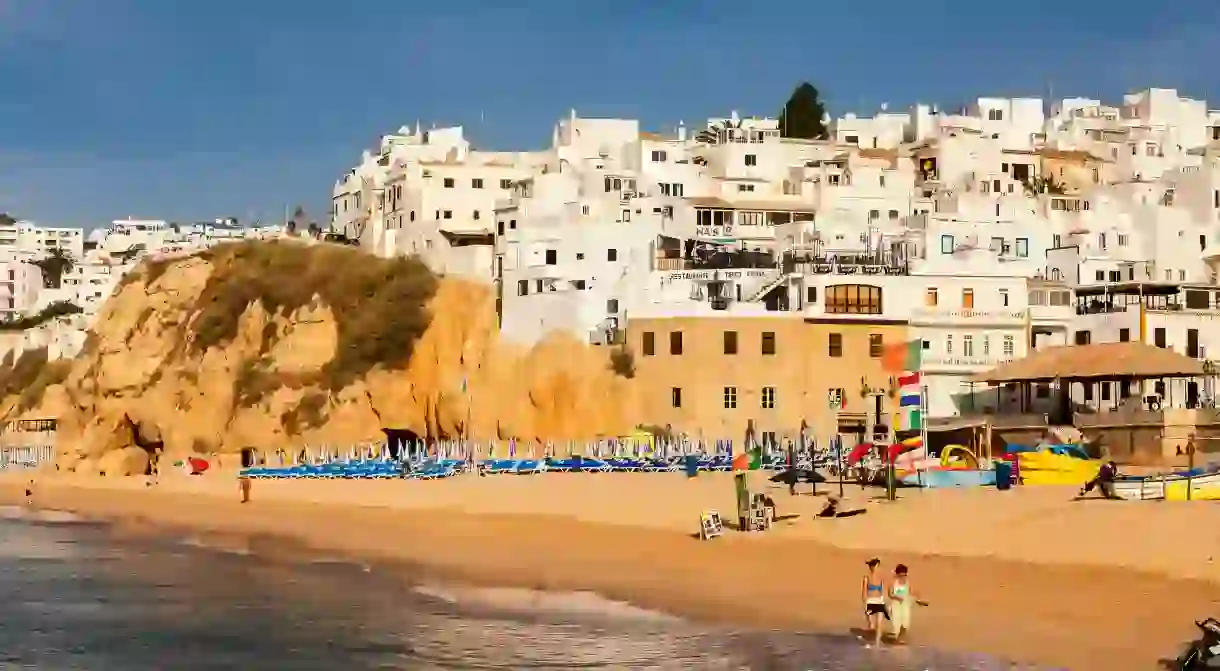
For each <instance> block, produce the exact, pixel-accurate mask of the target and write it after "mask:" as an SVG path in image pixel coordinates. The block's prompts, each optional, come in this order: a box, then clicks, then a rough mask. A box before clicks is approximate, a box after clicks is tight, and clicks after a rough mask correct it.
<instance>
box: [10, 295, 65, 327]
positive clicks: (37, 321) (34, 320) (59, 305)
mask: <svg viewBox="0 0 1220 671" xmlns="http://www.w3.org/2000/svg"><path fill="white" fill-rule="evenodd" d="M81 312H82V310H81V309H80V307H79V306H77V305H76V304H74V303H69V302H68V301H55V302H54V303H51V304H50V305H48V306H46V307H45V308H43V309H41V310H39V311H38V312H36V313H34V314H32V315H26V316H20V317H13V318H11V319H0V331H25V330H27V329H32V328H36V327H38V326H42V325H43V324H45V323H47V322H49V321H51V320H53V319H58V318H60V317H67V316H69V315H78V314H80V313H81Z"/></svg>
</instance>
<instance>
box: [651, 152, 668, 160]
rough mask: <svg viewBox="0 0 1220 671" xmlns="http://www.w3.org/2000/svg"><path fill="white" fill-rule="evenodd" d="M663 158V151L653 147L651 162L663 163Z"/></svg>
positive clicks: (664, 157)
mask: <svg viewBox="0 0 1220 671" xmlns="http://www.w3.org/2000/svg"><path fill="white" fill-rule="evenodd" d="M665 159H666V156H665V152H663V151H660V150H658V149H654V150H653V151H652V162H653V163H664V162H665Z"/></svg>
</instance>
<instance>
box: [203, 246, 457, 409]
mask: <svg viewBox="0 0 1220 671" xmlns="http://www.w3.org/2000/svg"><path fill="white" fill-rule="evenodd" d="M201 256H202V257H203V258H205V259H207V260H208V261H209V262H211V264H212V267H213V270H212V274H211V276H210V277H209V278H208V282H207V285H206V286H205V287H204V289H203V291H202V293H201V294H200V295H199V298H198V299H197V301H196V305H195V311H196V314H195V316H194V318H193V319H192V320H191V322H190V328H189V330H190V335H191V340H190V347H191V348H193V350H194V351H196V352H202V351H203V350H206V349H207V348H209V347H212V346H215V345H223V344H224V343H227V342H229V341H231V340H232V339H233V338H234V336H236V334H237V328H238V322H239V321H240V319H241V315H242V314H243V313H244V312H245V311H246V308H247V307H249V306H250V305H251V304H253V303H261V304H262V306H263V308H264V309H265V310H267V312H269V313H271V314H273V315H274V314H283V315H288V314H292V313H293V312H294V311H296V310H298V309H300V308H304V307H308V306H310V305H314V304H315V303H320V304H322V305H325V306H326V307H328V308H330V310H331V311H332V312H333V313H334V315H335V320H336V322H337V325H338V335H339V342H338V347H337V349H336V352H335V356H334V359H333V360H331V361H330V362H329V363H327V364H326V366H325V367H324V368H323V371H322V378H323V379H321V380H318V382H321V383H324V384H325V385H326V386H327V387H329V388H331V389H339V388H342V387H344V386H345V385H347V384H349V383H351V382H352V381H354V380H356V379H359V378H360V377H361V376H363V375H364V374H365V373H367V372H368V371H369V370H371V369H372V368H373V367H374V366H378V365H381V366H385V367H387V368H400V367H403V366H405V365H406V364H407V362H408V361H409V360H410V358H411V352H412V351H413V349H414V347H415V343H416V341H417V340H418V339H419V337H420V336H422V335H423V333H424V331H426V330H427V328H428V323H429V319H430V318H429V314H428V309H427V306H428V302H429V300H430V299H431V298H432V296H433V294H434V293H436V287H437V278H436V277H435V276H434V275H433V274H432V272H431V271H430V270H429V269H428V267H427V266H426V265H424V263H423V262H421V261H419V260H418V259H416V258H414V257H408V258H402V257H397V258H390V259H385V258H379V257H374V256H370V255H369V254H367V253H364V252H361V251H360V250H357V249H353V248H351V247H347V246H343V245H325V244H323V245H303V244H300V243H297V242H293V241H269V242H268V241H249V242H240V243H234V244H227V245H218V246H216V247H214V248H212V249H209V250H207V251H205V252H202V253H201ZM270 335H271V334H267V336H268V337H270Z"/></svg>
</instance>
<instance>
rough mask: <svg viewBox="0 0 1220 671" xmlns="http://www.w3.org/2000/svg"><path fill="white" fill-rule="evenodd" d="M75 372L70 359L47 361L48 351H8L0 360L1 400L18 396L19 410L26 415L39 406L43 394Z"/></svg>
mask: <svg viewBox="0 0 1220 671" xmlns="http://www.w3.org/2000/svg"><path fill="white" fill-rule="evenodd" d="M71 369H72V361H71V360H70V359H58V360H55V361H50V360H48V357H47V348H45V347H39V348H35V349H27V350H25V351H24V352H22V353H21V354H20V355H15V354H14V352H11V351H10V352H9V353H8V354H6V355H5V356H4V359H3V360H0V398H8V397H10V396H13V395H19V397H18V400H17V406H16V409H17V410H18V411H19V412H24V411H26V410H29V409H30V408H33V407H34V406H36V405H38V402H39V401H41V400H42V395H43V392H45V391H46V390H47V387H50V386H51V385H55V384H60V383H61V382H63V381H64V379H65V378H67V377H68V372H69V371H70V370H71Z"/></svg>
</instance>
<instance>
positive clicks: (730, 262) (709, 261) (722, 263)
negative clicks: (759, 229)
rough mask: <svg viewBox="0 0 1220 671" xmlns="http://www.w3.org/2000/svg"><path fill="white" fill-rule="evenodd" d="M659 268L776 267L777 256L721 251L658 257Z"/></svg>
mask: <svg viewBox="0 0 1220 671" xmlns="http://www.w3.org/2000/svg"><path fill="white" fill-rule="evenodd" d="M655 263H656V269H657V270H757V269H774V268H775V267H776V262H775V256H774V255H773V254H768V253H766V252H721V253H717V254H712V255H710V256H705V257H702V258H678V259H675V258H658V259H656V260H655Z"/></svg>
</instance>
